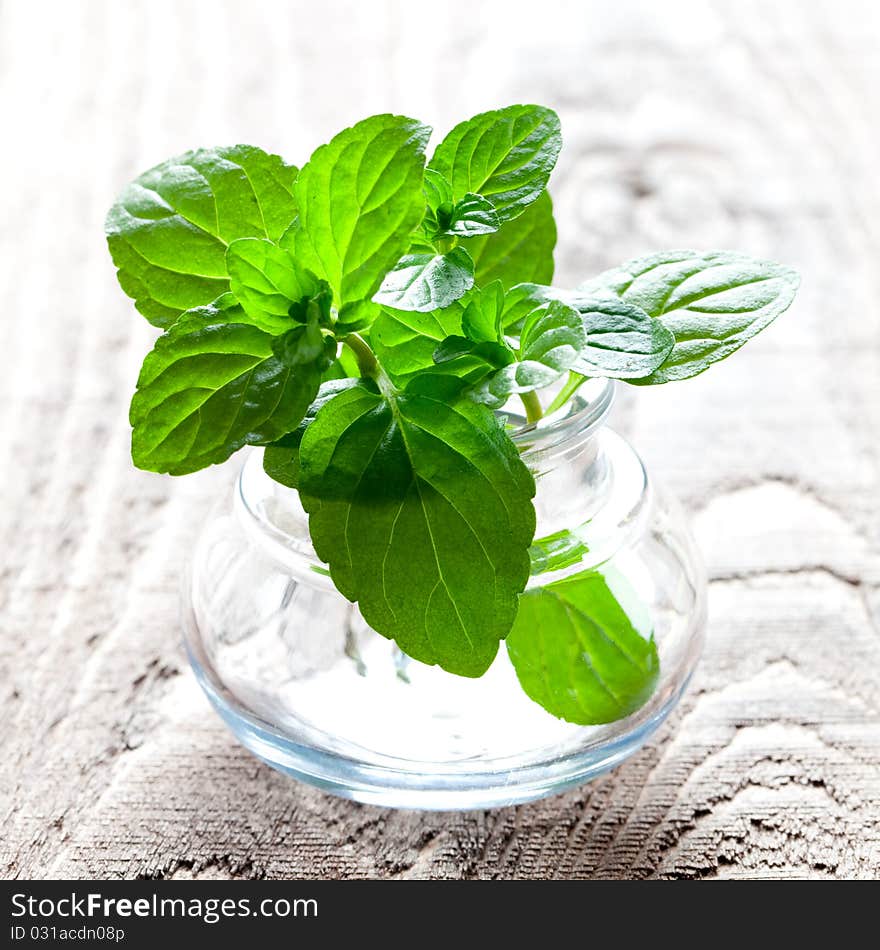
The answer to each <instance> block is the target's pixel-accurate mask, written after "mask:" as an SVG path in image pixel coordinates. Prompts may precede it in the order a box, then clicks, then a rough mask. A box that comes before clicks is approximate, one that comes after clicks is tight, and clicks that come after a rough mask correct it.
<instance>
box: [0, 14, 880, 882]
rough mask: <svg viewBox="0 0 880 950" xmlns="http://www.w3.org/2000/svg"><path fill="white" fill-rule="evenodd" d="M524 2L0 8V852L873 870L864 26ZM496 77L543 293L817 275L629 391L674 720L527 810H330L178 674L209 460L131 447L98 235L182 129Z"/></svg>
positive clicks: (754, 872)
mask: <svg viewBox="0 0 880 950" xmlns="http://www.w3.org/2000/svg"><path fill="white" fill-rule="evenodd" d="M514 7H515V4H512V3H510V2H509V0H508V2H504V3H501V2H493V3H485V4H480V5H477V6H475V5H471V6H470V7H469V11H471V12H472V13H473V14H474V15H475V16H476V19H475V20H474V21H472V22H470V23H464V22H462V19H463V18H462V16H461V13H460V8H458V7H457V6H456V5H452V4H447V5H440V6H439V7H436V8H435V9H433V10H432V13H431V21H430V23H429V22H426V14H425V7H424V6H423V5H420V4H408V3H402V2H390V0H389V2H385V3H372V4H343V3H336V2H324V3H322V4H312V3H306V2H296V3H289V4H274V3H262V2H251V3H248V4H241V3H235V2H232V0H222V2H221V0H218V2H215V3H211V4H205V3H197V2H192V0H190V2H174V3H172V2H170V0H168V2H165V3H157V2H155V0H150V2H147V0H137V2H131V3H126V4H119V3H113V2H112V0H103V2H97V0H96V2H91V3H88V4H57V5H55V6H54V7H53V10H52V15H51V16H47V15H46V13H45V11H44V10H43V9H42V8H41V7H40V6H39V5H35V4H31V3H28V2H27V0H4V2H3V3H2V4H0V103H2V107H3V115H4V130H5V131H6V133H7V139H6V141H5V148H4V149H3V150H2V153H0V180H2V181H3V182H4V185H5V196H4V214H3V215H2V216H0V261H2V266H0V293H2V299H3V301H4V303H5V311H4V312H5V315H6V316H5V319H4V321H3V345H2V350H0V362H2V372H0V432H2V435H3V438H2V440H0V456H2V459H3V465H4V468H3V471H4V472H5V473H6V478H5V483H4V504H3V506H2V508H0V543H2V550H3V558H2V568H0V579H2V582H0V610H2V614H0V622H2V639H0V704H2V721H3V724H4V725H3V728H2V733H0V743H2V761H3V763H4V764H3V774H2V784H0V822H2V831H0V874H2V875H4V876H10V877H28V876H37V877H43V876H49V875H56V876H64V877H76V876H85V875H89V876H92V875H95V876H107V877H116V876H120V877H122V876H124V877H135V876H139V875H143V876H157V875H163V876H168V877H188V876H202V877H236V876H237V877H251V876H268V877H281V876H330V877H334V876H335V877H361V876H397V877H429V876H434V877H496V876H497V877H554V876H555V877H591V876H592V877H652V876H653V877H692V878H700V877H725V876H735V877H743V876H772V877H784V876H809V877H824V876H838V877H869V876H874V875H876V874H877V873H878V869H880V729H878V728H877V722H878V715H880V672H878V671H880V517H878V492H880V439H878V435H880V317H878V312H877V308H876V303H875V302H876V300H877V299H878V296H880V295H878V290H880V286H878V283H880V278H878V272H877V268H876V248H877V247H878V245H880V188H878V184H877V175H876V169H877V167H878V165H880V139H878V132H877V127H876V121H875V117H876V115H877V113H878V107H880V85H878V83H877V74H876V66H875V62H876V49H877V45H878V43H880V18H878V14H877V12H876V10H875V7H874V5H872V4H870V3H868V2H863V3H843V4H841V3H840V2H839V0H838V2H834V3H831V2H827V3H814V4H809V5H804V4H796V3H794V2H792V3H779V4H759V3H757V2H753V0H749V2H743V3H738V4H725V3H721V2H720V0H718V2H716V3H713V4H707V3H702V2H693V3H689V2H678V3H664V4H662V5H658V4H655V3H650V2H647V0H645V2H641V3H617V4H615V5H614V7H613V11H612V10H611V9H610V8H609V7H608V6H607V5H606V4H601V3H598V2H596V3H577V4H569V3H554V2H545V3H543V4H542V5H541V10H542V12H543V13H544V14H545V20H544V21H543V22H538V23H536V22H534V16H533V15H532V13H528V14H527V13H526V10H528V11H531V10H532V9H533V5H531V4H529V5H524V6H523V10H522V11H521V15H517V11H516V10H515V9H514ZM841 7H845V8H847V10H846V11H845V12H846V14H847V15H844V13H843V12H842V11H841ZM522 24H527V26H525V27H524V26H523V25H522ZM328 37H329V39H328ZM517 100H526V101H529V100H531V101H542V102H547V103H549V104H552V105H553V106H555V107H556V108H558V110H559V111H560V113H561V116H562V119H563V127H564V130H565V137H566V143H567V148H566V151H565V152H564V158H563V161H562V163H561V164H560V167H559V169H558V172H557V174H556V176H555V178H554V183H553V191H554V196H555V199H556V204H557V208H558V215H559V219H560V252H559V266H558V276H559V279H560V282H562V283H571V282H575V281H577V280H579V279H582V278H583V277H585V276H589V274H590V273H592V272H594V271H595V270H597V269H599V268H601V267H604V266H607V265H609V264H612V263H616V262H617V261H619V260H622V259H624V258H626V257H629V256H633V255H635V254H638V253H642V252H643V251H645V250H647V249H651V248H653V247H662V246H676V245H678V246H681V245H713V246H731V247H740V248H743V249H748V250H751V251H753V252H755V253H765V254H768V255H770V256H776V257H779V258H781V259H784V260H787V261H790V262H791V263H793V264H795V265H796V266H797V267H798V268H799V269H800V270H801V271H802V273H803V275H804V286H803V290H802V293H801V296H800V299H799V303H798V305H797V308H796V310H795V311H794V312H792V313H791V314H790V315H789V316H787V317H786V318H784V320H783V321H782V322H780V324H779V325H777V326H776V327H774V328H773V329H771V330H769V331H768V332H767V333H766V334H765V335H764V336H762V337H761V338H760V339H759V340H756V341H755V342H754V343H753V344H751V345H750V346H749V347H748V348H747V349H746V350H745V351H744V352H743V353H741V354H739V355H738V356H737V357H736V359H735V360H734V361H732V362H731V363H730V365H728V366H725V367H723V368H717V369H714V370H712V371H711V372H710V373H709V374H707V375H706V376H704V377H701V378H700V379H698V380H694V381H692V382H688V383H686V384H681V385H675V386H669V387H665V388H663V387H661V388H658V389H655V390H650V391H648V390H638V391H636V390H633V389H631V390H629V391H627V392H626V393H624V394H623V397H622V398H621V400H620V402H619V405H618V409H617V424H618V426H619V427H620V428H622V429H623V430H625V431H626V432H627V434H628V435H629V436H630V437H631V438H632V439H633V441H634V442H635V443H636V444H637V445H638V446H639V447H640V449H641V450H642V451H643V453H644V456H645V458H646V459H647V461H648V462H649V464H650V465H651V467H652V469H653V470H654V472H655V474H656V475H657V476H658V477H659V478H660V479H661V480H662V481H664V482H665V483H666V484H667V485H668V486H669V487H670V488H671V489H672V490H673V491H674V492H675V493H676V494H678V495H679V497H681V498H682V500H683V501H684V502H685V504H686V505H687V507H688V508H689V509H690V511H691V512H692V514H693V516H694V518H695V522H696V528H697V533H698V535H699V538H700V540H701V543H702V546H703V549H704V551H705V553H706V556H707V560H708V563H709V567H710V572H711V574H712V577H713V578H714V580H713V584H712V589H711V605H710V609H711V620H710V639H709V646H708V649H707V653H706V656H705V659H704V662H703V664H702V667H701V669H700V672H699V675H698V677H697V680H696V683H695V685H694V688H693V689H692V691H691V693H690V695H689V696H688V698H687V700H686V701H685V703H684V705H683V708H682V709H681V710H680V711H679V712H678V713H677V715H676V716H675V719H674V721H673V722H672V723H670V724H669V725H668V726H667V727H666V728H665V729H664V730H663V731H662V733H661V734H660V735H659V737H658V738H657V739H656V740H655V741H653V742H652V743H651V744H650V745H649V747H648V748H646V749H645V750H644V751H643V752H642V753H641V754H640V755H638V756H637V757H635V758H634V759H633V760H632V761H630V762H629V763H627V764H626V765H624V766H623V767H621V768H619V769H617V770H616V771H615V772H614V773H612V774H611V775H609V776H607V777H605V778H603V779H601V780H599V781H597V782H595V783H594V784H592V785H590V786H588V787H586V788H584V789H581V790H578V791H574V792H571V793H569V794H566V795H563V796H561V797H558V798H554V799H551V800H549V801H546V802H540V803H535V804H532V805H528V806H523V807H520V808H512V809H502V810H497V811H491V812H480V813H467V814H461V815H454V816H449V815H430V814H429V815H416V814H408V813H399V812H398V813H395V812H388V811H383V810H381V809H376V808H367V807H361V806H357V805H352V804H349V803H345V802H342V801H338V800H335V799H332V798H329V797H327V796H325V795H322V794H321V793H318V792H316V791H313V790H311V789H307V788H304V787H301V786H298V785H296V784H293V783H291V782H290V781H288V780H286V779H285V778H283V777H282V776H280V775H277V774H275V773H273V772H271V771H270V770H269V769H268V768H265V767H263V766H262V765H260V764H259V763H257V762H256V761H255V760H253V759H252V758H250V757H249V756H248V755H247V754H245V753H244V752H243V751H242V750H241V749H240V748H238V747H237V746H236V745H235V744H234V742H233V741H232V739H231V738H230V736H229V735H228V734H227V733H226V731H225V730H224V728H223V727H222V725H221V724H220V723H219V721H218V720H217V719H216V718H215V717H214V715H213V714H212V713H211V711H210V710H209V708H208V706H207V703H206V701H205V700H204V699H203V698H202V696H201V694H200V692H199V690H198V688H197V686H196V685H195V683H194V681H193V679H192V677H191V676H190V675H189V673H188V671H187V668H186V664H185V661H184V659H183V657H182V654H181V650H180V647H179V645H178V636H177V629H176V624H177V621H176V610H177V605H176V587H177V575H178V571H179V567H180V562H181V556H182V552H183V551H185V549H186V547H187V545H188V543H189V542H190V540H191V539H192V537H193V535H194V532H195V530H196V526H197V525H198V523H199V521H200V520H201V518H202V517H203V515H204V512H205V510H206V507H207V505H208V504H210V502H211V500H212V497H213V496H214V495H215V493H216V492H217V491H218V490H219V488H220V487H221V486H222V485H225V484H228V481H229V479H230V478H231V477H232V469H231V468H230V467H229V466H227V467H225V468H223V469H218V470H215V471H211V472H205V473H201V474H199V475H197V476H193V477H191V478H187V479H179V480H171V479H167V478H159V477H151V476H148V475H145V474H143V473H138V472H135V471H134V470H132V468H131V466H130V462H129V460H128V456H127V448H128V446H127V441H128V428H127V423H126V407H127V397H128V394H129V392H130V389H131V387H132V384H133V381H134V378H135V375H136V372H137V367H138V364H139V361H140V358H141V356H142V354H143V352H144V350H145V349H146V347H147V345H148V341H149V340H150V339H151V336H152V332H151V330H150V329H149V327H147V326H145V325H144V323H143V322H142V321H139V320H138V319H137V318H136V316H134V315H133V313H132V310H131V308H130V306H129V305H128V304H127V303H126V301H125V300H124V299H123V298H122V297H121V295H120V294H119V292H118V289H117V287H116V285H115V280H114V277H113V273H112V268H111V267H110V264H109V261H108V259H107V255H106V253H105V249H104V245H103V240H102V237H101V225H102V218H103V214H104V211H105V209H106V207H107V206H108V205H109V203H110V201H111V200H112V197H113V193H114V191H115V189H116V188H117V187H118V186H119V185H121V184H122V183H123V182H124V181H125V180H126V179H127V178H129V177H130V176H132V175H133V174H135V173H137V172H138V171H140V170H141V169H142V168H144V167H146V166H148V165H149V164H152V163H153V162H155V161H158V160H160V159H162V158H164V157H166V156H167V155H170V154H173V153H175V152H178V151H182V150H184V149H186V148H189V147H191V146H193V145H196V144H214V143H218V144H219V143H225V142H231V141H254V142H256V143H259V144H262V145H264V146H266V147H267V148H271V149H275V150H278V151H281V152H282V153H284V154H286V155H288V156H289V157H291V158H300V157H302V156H304V155H305V154H307V153H308V151H309V150H310V149H311V147H312V146H313V145H314V144H316V143H318V142H320V141H322V140H324V139H325V138H326V137H327V136H328V135H329V134H332V132H334V131H335V130H336V129H337V128H338V127H339V126H340V125H342V124H343V123H345V122H347V121H349V120H354V119H356V118H358V117H360V116H361V115H363V114H367V113H369V112H379V111H388V110H394V111H402V112H408V113H410V114H415V115H418V116H421V117H424V118H426V119H429V120H431V119H433V120H434V121H435V123H436V125H437V126H438V128H441V129H442V128H445V127H448V125H449V124H451V122H453V121H455V120H456V119H457V118H459V117H460V116H461V115H466V114H470V113H473V112H476V111H479V110H480V109H482V108H486V107H489V106H492V105H496V104H498V103H502V102H506V101H517Z"/></svg>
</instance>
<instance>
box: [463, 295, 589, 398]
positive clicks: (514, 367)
mask: <svg viewBox="0 0 880 950" xmlns="http://www.w3.org/2000/svg"><path fill="white" fill-rule="evenodd" d="M585 347H586V335H585V332H584V327H583V323H582V321H581V317H580V314H579V313H578V312H577V311H576V310H574V309H573V308H572V307H568V306H566V305H565V304H564V303H562V302H561V301H559V300H551V301H550V302H549V303H546V304H543V305H541V306H538V307H536V308H535V309H533V310H532V312H531V313H529V314H528V316H526V318H525V321H524V323H523V329H522V335H521V336H520V346H519V352H518V358H517V361H516V362H515V363H511V364H510V365H508V366H504V367H503V368H502V369H500V370H498V371H497V372H495V373H493V374H492V375H491V376H489V377H487V378H486V379H485V380H484V381H483V382H481V383H480V384H479V385H477V386H475V387H474V389H473V397H474V398H475V399H477V400H478V401H479V402H483V403H486V404H487V405H489V406H494V407H496V408H497V407H499V406H503V405H504V403H505V402H507V400H508V399H509V398H510V396H512V395H513V394H514V393H526V392H531V391H533V390H535V389H541V388H542V387H544V386H549V385H550V383H553V382H555V381H556V380H557V379H558V378H559V377H560V376H561V375H562V374H563V373H564V372H566V371H567V370H568V369H570V368H571V367H572V366H573V365H574V364H575V363H576V362H577V360H578V358H579V356H580V354H581V353H582V352H583V351H584V349H585Z"/></svg>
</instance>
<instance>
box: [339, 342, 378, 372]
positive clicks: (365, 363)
mask: <svg viewBox="0 0 880 950" xmlns="http://www.w3.org/2000/svg"><path fill="white" fill-rule="evenodd" d="M342 342H343V343H345V344H346V346H348V348H349V349H350V350H351V352H352V353H354V356H355V359H356V360H357V363H358V369H359V370H360V371H361V376H368V377H369V378H370V379H376V380H378V378H379V361H378V360H377V359H376V354H375V353H373V351H372V350H371V349H370V344H369V343H367V341H366V340H365V339H364V338H363V337H362V336H361V335H360V334H359V333H349V334H348V335H347V336H346V337H344V338H343V340H342Z"/></svg>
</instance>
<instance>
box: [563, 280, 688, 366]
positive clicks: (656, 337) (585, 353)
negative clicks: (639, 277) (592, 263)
mask: <svg viewBox="0 0 880 950" xmlns="http://www.w3.org/2000/svg"><path fill="white" fill-rule="evenodd" d="M561 296H562V299H563V300H564V301H565V302H566V303H568V304H570V305H571V306H572V307H573V308H575V309H576V310H577V311H578V313H579V314H580V316H581V320H582V321H583V326H584V332H585V336H584V345H583V348H582V349H581V351H580V352H579V354H578V357H577V359H576V360H575V361H574V362H573V363H572V364H571V367H570V368H571V369H573V370H574V371H575V372H577V373H581V374H582V375H584V376H606V377H609V378H612V379H629V380H634V379H638V378H639V377H644V376H648V375H649V374H651V373H653V372H654V370H656V369H657V368H658V367H659V366H660V365H661V364H662V363H663V361H664V360H666V359H667V358H668V356H669V354H670V352H671V351H672V347H673V344H674V343H675V337H674V336H673V335H672V333H671V332H670V331H669V330H668V329H667V328H666V327H665V326H664V325H663V323H662V322H661V321H659V320H653V319H652V318H651V317H650V316H648V314H647V313H645V311H644V310H642V308H641V307H637V306H636V305H635V304H631V303H627V302H626V301H624V300H619V299H616V298H613V297H611V298H602V297H600V296H590V295H585V294H579V293H577V292H575V293H574V294H565V295H561Z"/></svg>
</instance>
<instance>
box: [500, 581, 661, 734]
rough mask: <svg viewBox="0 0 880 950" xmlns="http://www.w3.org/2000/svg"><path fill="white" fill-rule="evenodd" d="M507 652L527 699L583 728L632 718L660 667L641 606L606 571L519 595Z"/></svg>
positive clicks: (623, 584)
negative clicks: (627, 717)
mask: <svg viewBox="0 0 880 950" xmlns="http://www.w3.org/2000/svg"><path fill="white" fill-rule="evenodd" d="M507 652H508V655H509V656H510V660H511V662H512V663H513V666H514V669H515V670H516V675H517V677H518V679H519V682H520V685H521V686H522V688H523V690H524V691H525V692H526V694H527V695H528V696H529V697H530V698H531V699H533V700H534V701H535V702H536V703H539V704H540V705H541V706H543V707H544V709H546V710H547V712H549V713H551V714H552V715H554V716H556V717H558V718H559V719H565V720H566V721H568V722H573V723H578V724H579V725H584V726H586V725H597V724H599V723H606V722H614V721H615V720H617V719H622V718H624V717H625V716H629V715H631V714H632V713H634V712H635V711H636V710H637V709H639V708H640V707H641V706H643V705H644V704H645V702H647V700H648V699H649V697H650V696H651V694H652V693H653V691H654V688H655V686H656V683H657V677H658V675H659V670H660V661H659V657H658V656H657V647H656V645H655V643H654V639H653V635H652V631H651V624H650V620H649V618H647V617H646V616H645V610H644V607H643V606H642V605H641V604H640V603H638V601H637V600H636V599H635V596H634V594H633V592H632V591H631V590H629V589H628V587H627V585H626V582H625V580H624V578H623V577H622V575H620V574H618V573H617V572H612V571H610V570H607V569H605V570H602V571H598V570H596V571H584V572H583V573H581V574H575V575H574V576H573V577H567V578H565V579H564V580H561V581H555V582H554V583H552V584H547V585H545V586H544V587H539V588H535V589H533V590H529V591H526V593H524V594H523V595H522V596H521V597H520V603H519V613H518V614H517V617H516V622H515V623H514V625H513V629H512V630H511V631H510V634H509V635H508V637H507Z"/></svg>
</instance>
